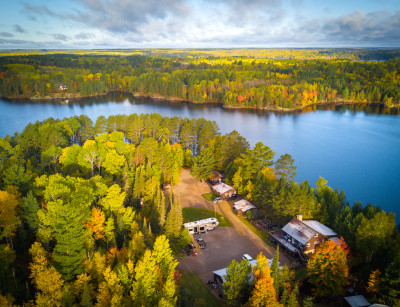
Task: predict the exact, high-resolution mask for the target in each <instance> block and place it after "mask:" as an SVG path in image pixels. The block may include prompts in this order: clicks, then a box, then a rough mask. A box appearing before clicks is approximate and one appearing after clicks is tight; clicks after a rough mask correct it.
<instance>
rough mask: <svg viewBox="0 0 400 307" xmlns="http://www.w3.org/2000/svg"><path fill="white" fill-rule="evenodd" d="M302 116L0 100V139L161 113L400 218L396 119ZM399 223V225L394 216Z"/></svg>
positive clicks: (118, 97)
mask: <svg viewBox="0 0 400 307" xmlns="http://www.w3.org/2000/svg"><path fill="white" fill-rule="evenodd" d="M322 108H323V109H315V107H314V110H313V109H312V108H310V111H308V112H296V113H286V114H282V113H276V112H264V111H251V110H250V111H248V110H232V109H223V108H222V107H220V106H217V105H195V104H187V103H169V102H160V101H152V100H148V99H147V100H143V99H136V98H134V97H132V96H127V95H125V94H113V95H109V96H105V97H97V98H91V99H85V100H82V101H80V102H77V103H70V104H69V105H58V104H52V103H26V102H15V101H14V102H10V101H5V100H0V137H4V136H5V135H6V134H10V135H11V134H13V133H14V132H15V131H22V130H23V128H24V127H25V125H27V124H28V123H29V122H35V121H36V120H39V121H41V120H44V119H46V118H48V117H53V118H64V117H70V116H74V115H81V114H85V115H87V116H89V117H90V118H92V119H93V120H95V119H96V118H97V117H98V116H100V115H104V116H109V115H115V114H131V113H137V114H141V113H160V114H161V115H163V116H181V117H188V118H198V117H204V118H206V119H209V120H215V121H216V122H217V123H218V124H219V127H220V132H221V133H227V132H230V131H232V130H237V131H238V132H239V133H240V134H241V135H242V136H244V137H245V138H246V139H247V140H248V141H249V142H250V144H251V145H254V144H255V143H257V142H259V141H261V142H263V143H264V144H266V145H267V146H269V147H271V148H272V150H274V151H275V152H276V154H277V157H278V156H279V155H282V154H284V153H289V154H291V155H292V156H293V158H294V159H295V165H296V166H297V176H296V180H297V181H302V180H305V179H307V180H309V182H310V184H311V185H312V186H314V182H315V181H316V180H317V179H318V177H319V176H323V177H325V179H327V180H328V184H329V185H330V186H331V187H333V188H338V189H339V190H344V191H345V193H346V196H347V200H348V201H350V202H351V203H353V202H354V201H356V200H361V201H362V203H363V204H364V205H366V204H367V203H369V202H370V203H372V204H374V205H381V207H382V208H383V209H385V210H387V211H391V212H395V213H396V215H397V216H400V116H399V113H398V112H397V111H390V112H388V113H389V114H384V112H382V110H381V109H380V108H379V107H374V106H370V107H357V106H336V107H329V106H326V107H322ZM397 220H399V219H398V218H397Z"/></svg>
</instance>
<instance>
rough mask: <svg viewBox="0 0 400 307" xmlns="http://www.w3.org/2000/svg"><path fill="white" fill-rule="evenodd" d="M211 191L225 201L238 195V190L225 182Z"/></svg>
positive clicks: (218, 184) (214, 186) (213, 187)
mask: <svg viewBox="0 0 400 307" xmlns="http://www.w3.org/2000/svg"><path fill="white" fill-rule="evenodd" d="M211 189H212V190H213V191H214V192H215V193H216V194H218V195H219V196H220V197H222V198H223V199H227V198H231V197H233V196H236V195H237V191H236V189H234V188H233V187H231V186H230V185H227V184H226V183H223V182H221V183H217V184H216V185H213V186H212V187H211Z"/></svg>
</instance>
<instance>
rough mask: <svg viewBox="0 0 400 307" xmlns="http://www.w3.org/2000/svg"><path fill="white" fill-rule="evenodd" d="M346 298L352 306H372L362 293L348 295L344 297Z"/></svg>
mask: <svg viewBox="0 0 400 307" xmlns="http://www.w3.org/2000/svg"><path fill="white" fill-rule="evenodd" d="M344 300H345V301H346V302H347V304H349V305H350V306H351V307H367V306H371V304H370V303H369V302H368V301H367V300H366V299H365V297H364V296H362V295H354V296H346V297H345V298H344Z"/></svg>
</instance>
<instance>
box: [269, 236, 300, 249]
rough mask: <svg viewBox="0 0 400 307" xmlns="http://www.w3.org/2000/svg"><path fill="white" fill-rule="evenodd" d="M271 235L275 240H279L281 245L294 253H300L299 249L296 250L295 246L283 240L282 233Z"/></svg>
mask: <svg viewBox="0 0 400 307" xmlns="http://www.w3.org/2000/svg"><path fill="white" fill-rule="evenodd" d="M269 235H270V236H272V237H273V238H274V239H275V240H277V241H278V242H279V243H280V244H282V245H283V246H285V248H286V249H288V250H289V251H291V252H292V253H297V252H298V251H299V250H298V248H296V247H295V246H293V245H292V244H290V243H289V242H288V241H286V240H285V239H283V238H282V234H281V233H280V231H279V232H270V233H269Z"/></svg>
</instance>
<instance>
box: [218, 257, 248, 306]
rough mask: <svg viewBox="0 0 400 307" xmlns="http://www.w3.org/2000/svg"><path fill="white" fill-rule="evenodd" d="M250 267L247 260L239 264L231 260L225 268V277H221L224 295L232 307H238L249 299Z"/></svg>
mask: <svg viewBox="0 0 400 307" xmlns="http://www.w3.org/2000/svg"><path fill="white" fill-rule="evenodd" d="M250 272H251V266H250V264H249V261H248V260H247V259H243V260H242V261H240V262H236V260H232V262H231V263H230V264H229V265H228V267H227V268H226V275H225V276H223V277H224V279H225V281H224V295H225V297H226V298H227V300H228V301H229V304H231V305H233V306H239V305H241V304H243V303H244V302H246V301H247V299H248V297H249V282H250Z"/></svg>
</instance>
